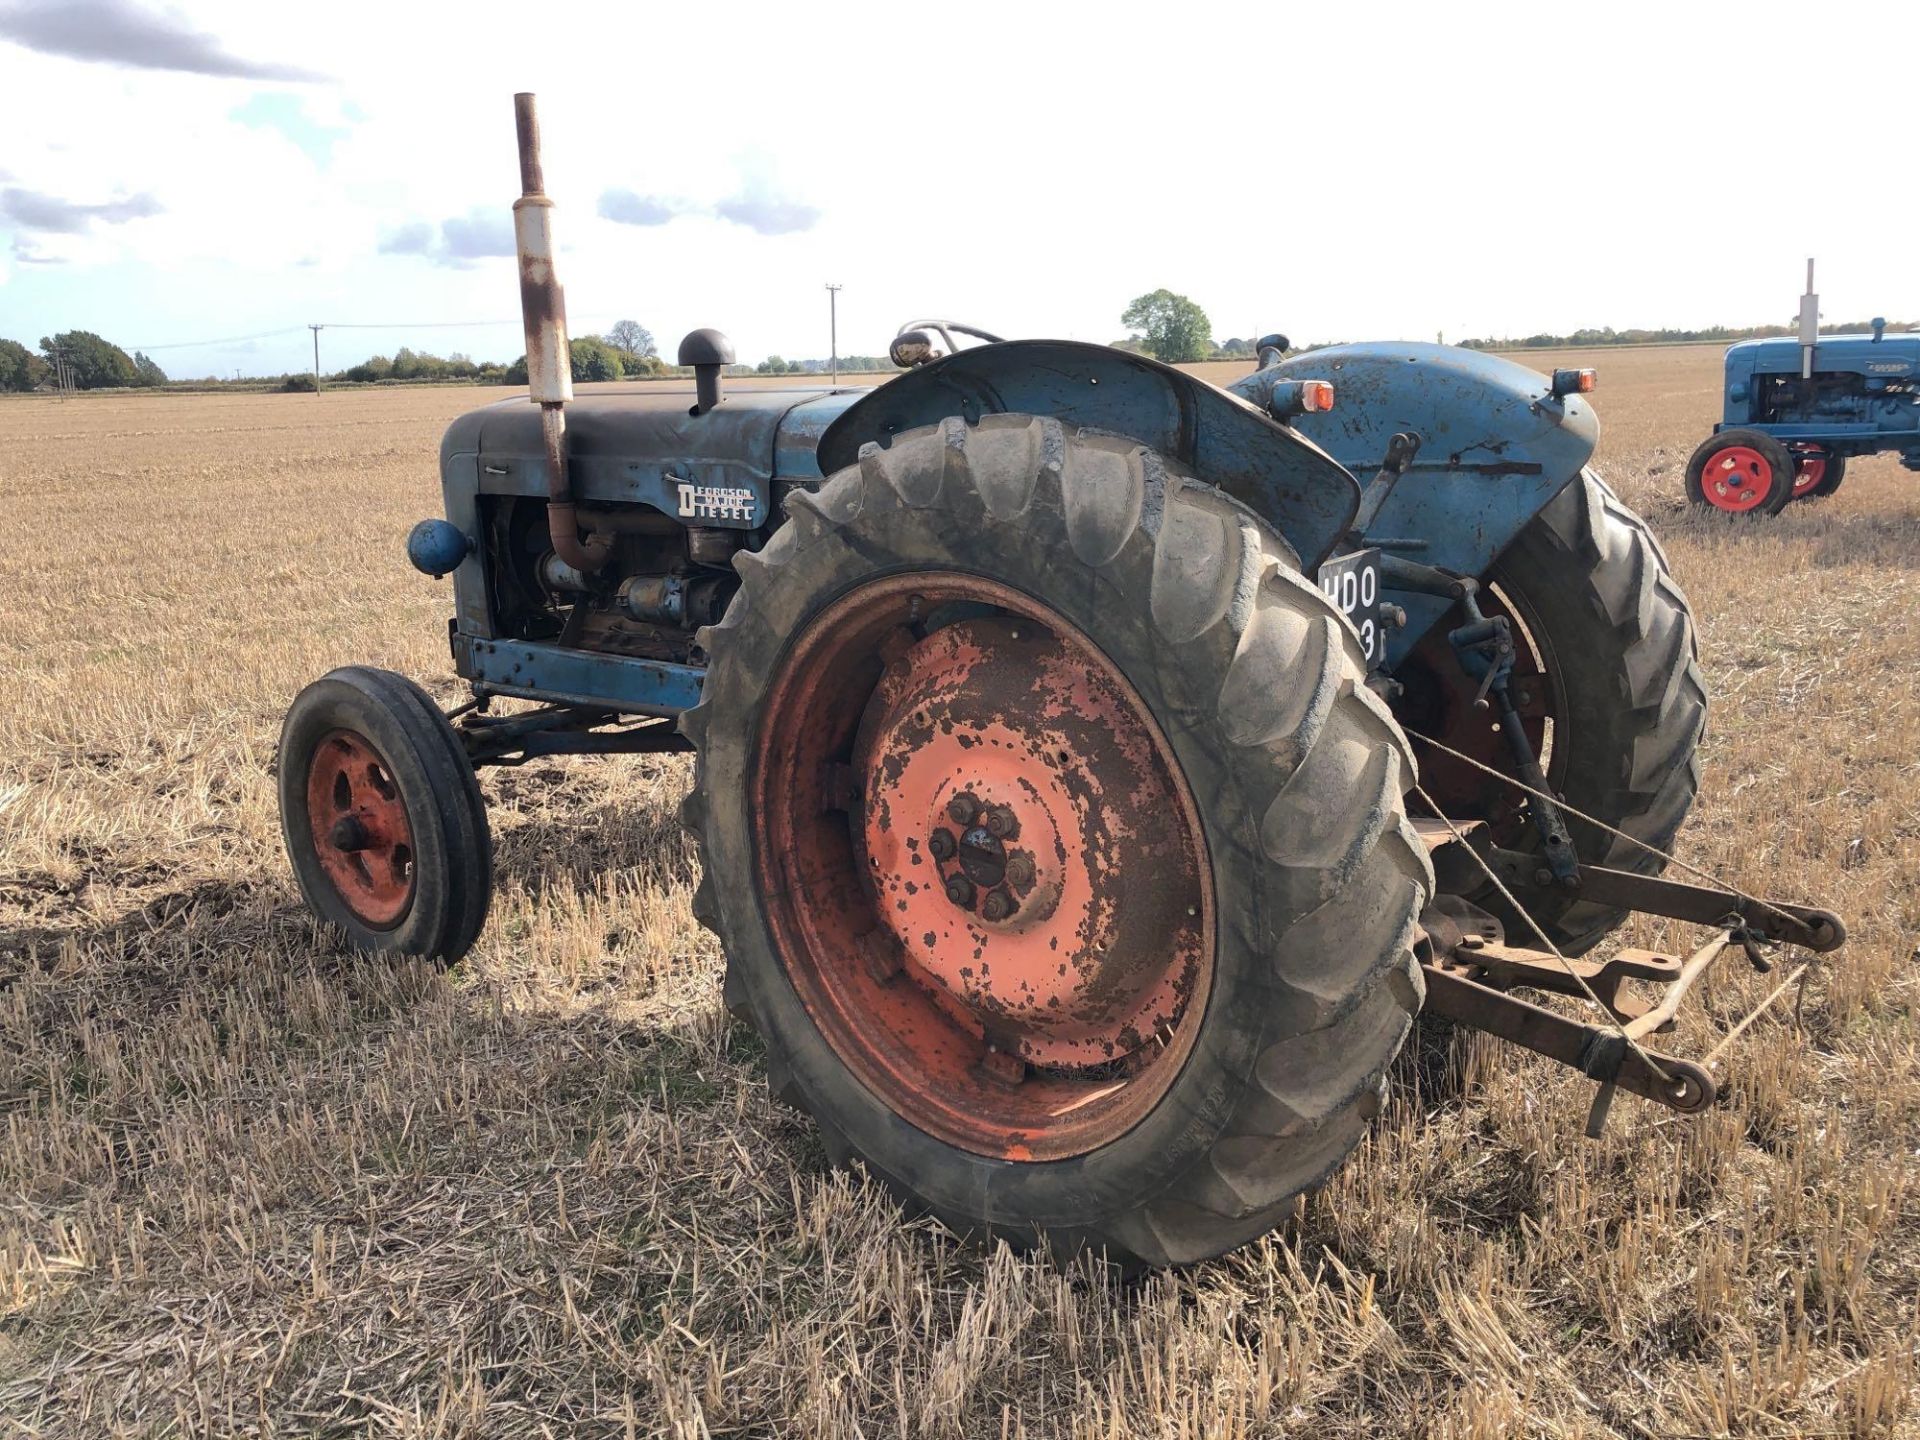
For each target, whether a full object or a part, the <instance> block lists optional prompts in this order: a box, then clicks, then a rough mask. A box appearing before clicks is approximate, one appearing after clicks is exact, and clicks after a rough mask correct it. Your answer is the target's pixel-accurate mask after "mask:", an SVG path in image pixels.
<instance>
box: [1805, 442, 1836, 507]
mask: <svg viewBox="0 0 1920 1440" xmlns="http://www.w3.org/2000/svg"><path fill="white" fill-rule="evenodd" d="M1846 473H1847V457H1846V456H1844V455H1836V454H1834V453H1833V452H1832V451H1831V450H1828V449H1827V448H1826V447H1825V446H1822V445H1795V446H1794V447H1793V498H1794V499H1796V500H1806V499H1814V500H1818V499H1820V498H1822V497H1823V496H1827V495H1831V494H1833V492H1834V491H1836V490H1838V489H1839V488H1840V482H1841V480H1842V479H1844V478H1845V477H1846Z"/></svg>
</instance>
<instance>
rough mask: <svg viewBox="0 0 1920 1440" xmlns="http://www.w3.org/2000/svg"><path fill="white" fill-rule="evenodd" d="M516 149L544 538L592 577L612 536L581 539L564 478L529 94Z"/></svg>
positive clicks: (541, 181)
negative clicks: (542, 468)
mask: <svg viewBox="0 0 1920 1440" xmlns="http://www.w3.org/2000/svg"><path fill="white" fill-rule="evenodd" d="M513 121H514V131H515V134H516V137H517V138H518V140H519V144H520V198H519V199H518V200H516V201H514V202H513V243H514V250H515V253H516V254H517V255H518V257H519V264H520V318H521V322H522V325H523V327H524V328H525V330H526V336H527V398H528V399H530V400H532V401H533V402H534V403H535V404H536V405H538V406H539V407H540V438H541V441H542V444H543V447H544V449H545V454H546V467H547V537H548V539H549V540H550V541H551V542H552V544H553V552H554V554H556V555H558V556H559V557H560V558H561V559H562V560H564V561H565V562H566V563H567V564H569V565H571V566H573V568H574V569H576V570H578V571H580V572H581V573H582V574H586V575H591V574H593V573H594V572H595V571H596V570H598V569H600V568H601V567H602V566H603V565H605V564H606V563H607V557H608V556H609V555H610V554H612V553H613V540H612V537H610V536H606V535H595V536H593V537H592V538H591V539H589V540H585V541H583V540H581V538H580V525H579V521H578V518H577V516H576V515H575V511H574V500H573V482H572V478H571V477H570V476H569V475H568V473H567V417H566V404H567V402H568V401H569V400H571V399H572V398H573V360H572V351H571V349H570V347H569V346H568V344H567V299H566V292H565V291H564V290H562V289H561V287H560V277H559V276H558V275H557V274H556V273H555V271H554V263H553V257H554V247H553V201H551V200H549V199H548V198H547V194H546V182H545V177H544V176H543V175H542V173H541V169H540V117H539V114H538V112H537V111H536V109H535V107H534V98H533V96H532V95H529V94H525V93H522V94H519V95H515V96H514V97H513Z"/></svg>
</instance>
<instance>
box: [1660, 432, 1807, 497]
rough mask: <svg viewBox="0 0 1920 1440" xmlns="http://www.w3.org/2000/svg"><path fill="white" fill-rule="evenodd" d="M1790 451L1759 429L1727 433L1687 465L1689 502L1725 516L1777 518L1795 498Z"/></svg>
mask: <svg viewBox="0 0 1920 1440" xmlns="http://www.w3.org/2000/svg"><path fill="white" fill-rule="evenodd" d="M1793 476H1794V462H1793V456H1792V455H1791V454H1789V453H1788V451H1787V447H1786V446H1784V445H1782V444H1781V443H1780V442H1779V441H1778V440H1776V439H1774V438H1773V436H1771V435H1768V434H1766V433H1765V432H1764V431H1760V430H1722V431H1721V432H1720V433H1719V434H1718V435H1713V436H1709V437H1708V438H1707V439H1706V440H1705V441H1703V442H1702V443H1701V445H1700V447H1699V448H1698V449H1696V450H1695V451H1694V452H1693V456H1692V458H1691V459H1689V460H1688V461H1687V498H1688V499H1689V500H1691V501H1693V503H1694V504H1696V505H1707V506H1711V507H1712V508H1713V509H1715V510H1718V511H1720V512H1721V513H1722V514H1726V515H1754V514H1759V515H1778V514H1779V513H1780V512H1781V511H1782V510H1784V509H1785V508H1786V506H1787V502H1788V501H1789V500H1791V499H1793V494H1794V479H1793Z"/></svg>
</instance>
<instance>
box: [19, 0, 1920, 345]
mask: <svg viewBox="0 0 1920 1440" xmlns="http://www.w3.org/2000/svg"><path fill="white" fill-rule="evenodd" d="M1917 51H1920V5H1913V4H1900V5H1897V6H1896V5H1888V6H1885V7H1871V8H1869V7H1842V6H1809V5H1807V4H1805V3H1800V4H1793V5H1780V6H1773V5H1769V4H1766V3H1750V4H1741V5H1737V6H1736V5H1728V6H1724V7H1721V6H1712V5H1705V4H1700V5H1691V4H1681V3H1675V0H1668V3H1665V4H1660V5H1644V6H1643V5H1638V4H1630V3H1609V4H1605V5H1587V6H1581V5H1551V6H1549V5H1541V4H1538V3H1533V4H1525V5H1520V4H1515V5H1480V6H1474V7H1472V8H1469V7H1466V6H1450V5H1436V4H1432V3H1430V0H1429V3H1425V4H1411V5H1392V4H1377V5H1376V4H1366V3H1339V4H1319V5H1304V4H1285V3H1268V4H1265V5H1248V4H1246V3H1244V0H1241V3H1235V4H1231V5H1227V4H1221V5H1212V4H1204V3H1197V0H1196V3H1187V4H1184V5H1179V6H1169V5H1158V6H1144V5H1139V4H1121V3H1107V4H1100V5H1064V4H1052V3H1047V0H1025V3H1022V4H1014V5H1003V4H997V3H991V0H969V3H966V4H948V5H925V4H912V5H907V4H877V5H867V4H861V3H852V0H848V3H836V4H834V5H831V6H828V5H807V4H804V3H801V0H780V3H776V4H770V5H758V4H753V3H747V0H729V3H726V4H716V5H702V4H681V5H671V6H668V5H654V4H633V3H626V4H619V5H611V4H609V5H569V4H562V3H553V0H549V3H546V4H543V5H539V6H527V5H524V4H523V5H519V6H508V5H497V4H491V3H485V0H469V3H464V4H460V5H457V6H454V5H428V4H394V3H391V0H388V3H384V4H363V3H359V0H331V3H328V4H325V5H320V6H291V5H263V4H259V3H257V0H244V3H225V0H199V3H184V4H178V5H163V4H156V3H148V0H53V3H49V0H0V116H3V117H4V119H0V337H4V338H11V339H18V340H21V341H23V342H24V343H26V344H27V345H28V346H29V347H32V346H34V345H35V344H36V343H37V341H38V340H39V338H40V337H41V336H43V335H46V334H49V333H52V332H53V331H55V330H66V329H87V330H96V331H98V332H100V333H102V334H104V335H106V336H107V337H108V338H109V339H111V340H113V341H115V342H116V343H118V344H120V345H122V346H123V347H125V348H126V349H128V350H133V349H136V348H139V349H145V350H147V351H148V353H150V354H151V355H152V356H153V357H154V358H155V359H156V360H158V361H159V362H160V363H161V365H162V366H164V367H165V368H166V369H167V370H168V371H169V372H170V373H172V374H175V375H190V376H198V375H206V374H230V373H233V372H235V371H238V372H240V373H244V374H275V373H280V372H283V371H287V370H294V369H301V368H304V367H305V366H307V365H308V364H310V363H311V357H312V338H313V337H312V335H311V333H310V332H309V331H308V330H307V329H306V328H305V327H306V326H307V325H309V324H311V323H323V324H326V325H328V326H329V327H330V328H329V329H328V330H326V331H324V332H322V336H321V344H322V363H323V365H324V366H325V368H327V369H330V370H331V369H339V368H341V367H343V366H345V365H348V364H351V363H354V362H355V361H358V360H360V359H363V358H365V357H366V356H367V355H369V354H373V353H391V352H392V350H393V349H394V348H396V347H397V346H399V345H403V344H405V345H411V346H413V347H414V348H415V349H426V350H433V351H436V352H438V353H442V354H444V353H447V352H449V351H460V352H463V353H467V354H470V355H472V356H474V357H475V358H477V359H500V360H506V359H511V358H512V357H513V356H515V355H517V354H518V353H519V352H520V350H521V348H522V345H521V340H520V334H519V326H518V318H517V305H518V296H517V290H516V285H515V280H514V272H513V261H512V258H511V254H512V244H511V230H510V210H511V205H512V202H513V200H514V198H515V196H516V195H517V193H518V180H517V169H516V161H515V151H514V132H513V108H512V96H513V94H514V92H515V91H516V90H533V91H536V92H538V94H539V96H540V106H541V112H542V125H543V130H544V140H545V160H546V179H547V190H548V193H549V194H550V195H552V196H553V198H554V200H555V202H556V204H557V206H558V209H557V211H556V214H555V218H554V225H555V233H556V238H557V240H558V243H559V246H560V256H559V269H560V275H561V279H562V280H563V281H564V282H565V284H566V287H567V302H568V310H569V313H570V315H571V317H572V320H573V329H574V331H575V333H576V334H580V333H588V332H591V331H598V330H604V329H605V328H606V327H607V326H609V325H611V324H612V323H613V322H614V321H615V320H617V319H621V318H632V319H636V320H638V321H640V322H641V323H642V324H643V325H646V326H647V327H648V328H649V329H650V330H651V331H652V332H653V334H654V335H655V336H656V337H657V338H658V340H659V342H660V346H661V349H662V351H663V353H666V354H667V355H668V357H669V358H671V353H672V350H673V347H674V345H675V343H676V342H677V340H678V337H679V336H680V335H682V334H684V333H685V332H686V331H688V330H691V329H694V328H696V327H698V326H702V325H712V326H716V327H718V328H720V329H722V330H724V331H726V332H727V333H728V334H729V335H730V336H731V337H732V339H733V341H734V345H735V347H736V350H737V352H738V354H739V356H740V358H741V359H743V360H749V361H751V360H758V359H759V358H761V357H763V356H765V355H768V354H780V355H784V356H787V357H789V358H796V357H814V356H825V355H826V353H827V350H828V300H827V293H826V290H825V286H826V284H827V283H828V282H833V283H837V284H840V285H841V286H843V287H844V288H843V289H842V290H841V292H840V294H839V302H838V303H839V335H840V350H841V353H843V354H848V353H854V354H882V353H884V352H885V349H886V343H887V340H888V339H889V337H890V336H891V335H892V334H893V333H894V331H895V330H896V329H897V328H898V327H899V325H900V324H902V323H903V322H905V321H908V320H912V319H919V318H923V317H929V316H939V317H944V318H950V319H956V320H960V321H963V322H969V323H972V324H976V325H979V326H982V327H984V328H986V329H989V330H992V331H996V332H998V333H1000V334H1003V335H1008V336H1014V335H1054V336H1066V337H1069V338H1077V339H1082V340H1098V341H1106V340H1112V339H1116V338H1118V337H1120V336H1121V335H1122V334H1124V329H1123V327H1122V326H1121V325H1120V322H1119V316H1120V313H1121V311H1122V310H1123V309H1124V308H1125V307H1126V305H1127V302H1128V301H1129V300H1131V299H1132V298H1133V297H1134V296H1136V295H1139V294H1141V293H1143V292H1146V291H1150V290H1154V289H1158V288H1160V287H1163V286H1164V287H1166V288H1169V289H1172V290H1174V291H1176V292H1179V293H1181V294H1185V295H1188V296H1191V297H1192V298H1193V299H1194V300H1196V301H1198V302H1199V303H1200V305H1201V306H1202V307H1203V308H1204V309H1205V310H1206V311H1207V313H1208V315H1209V316H1210V317H1211V319H1212V322H1213V328H1214V334H1215V336H1216V337H1217V338H1221V339H1224V338H1226V337H1228V336H1245V337H1251V336H1254V335H1257V334H1261V333H1264V332H1266V331H1271V330H1279V331H1283V332H1285V333H1287V334H1288V335H1291V336H1292V337H1294V339H1295V340H1297V341H1312V340H1335V339H1385V338H1408V337H1412V338H1422V339H1426V338H1432V337H1433V336H1434V335H1435V334H1436V333H1442V334H1444V335H1445V336H1446V337H1447V338H1449V339H1457V338H1462V337H1464V336H1468V335H1474V336H1480V335H1513V336H1518V335H1525V334H1529V333H1533V332H1537V331H1562V332H1564V331H1568V330H1572V329H1576V328H1579V327H1582V326H1588V325H1593V326H1604V325H1613V326H1617V327H1622V328H1624V327H1627V326H1635V325H1646V326H1669V325H1671V326H1688V327H1692V326H1700V325H1708V324H1715V323H1725V324H1753V323H1762V322H1773V321H1777V322H1787V321H1789V320H1791V319H1792V317H1793V314H1794V311H1795V308H1796V303H1797V302H1796V297H1797V296H1798V294H1799V292H1800V290H1801V288H1802V282H1803V279H1804V270H1805V263H1806V257H1808V256H1817V257H1818V259H1819V264H1820V285H1819V289H1820V291H1821V293H1822V296H1823V303H1822V310H1823V312H1824V314H1825V315H1826V316H1827V317H1828V318H1829V319H1833V320H1842V319H1854V318H1860V317H1865V316H1870V315H1875V314H1884V315H1889V316H1893V317H1896V318H1911V317H1914V316H1920V265H1915V264H1914V262H1913V258H1912V257H1913V252H1914V245H1913V237H1914V236H1915V235H1916V234H1920V186H1916V185H1914V184H1912V183H1910V182H1909V181H1906V180H1903V179H1901V178H1900V177H1901V174H1902V170H1901V167H1902V166H1903V165H1905V164H1906V163H1907V162H1906V161H1905V160H1903V159H1902V158H1901V155H1902V154H1903V152H1902V150H1901V145H1902V144H1903V141H1904V137H1905V136H1906V135H1907V133H1908V131H1909V130H1910V129H1911V125H1910V123H1909V121H1908V118H1907V117H1908V116H1909V114H1910V112H1911V110H1912V93H1911V91H1910V90H1909V89H1907V88H1904V87H1905V86H1906V85H1907V83H1908V82H1905V81H1903V80H1902V79H1901V78H1900V70H1899V67H1900V66H1901V65H1902V64H1905V63H1906V60H1905V59H1904V58H1902V57H1909V56H1911V55H1913V54H1914V53H1916V52H1917ZM348 326H355V327H363V328H346V327H348ZM441 326H445V327H448V328H430V327H441Z"/></svg>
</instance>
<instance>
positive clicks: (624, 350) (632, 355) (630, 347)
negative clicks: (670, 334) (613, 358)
mask: <svg viewBox="0 0 1920 1440" xmlns="http://www.w3.org/2000/svg"><path fill="white" fill-rule="evenodd" d="M607 343H608V344H609V345H611V346H613V348H614V349H616V350H618V351H619V352H620V353H621V354H622V355H623V356H625V357H626V358H627V359H629V360H644V359H645V358H646V357H647V356H649V355H658V354H659V353H660V349H659V347H658V346H656V345H655V344H654V343H653V332H652V331H651V330H649V329H647V327H646V326H644V325H642V324H641V323H640V322H639V321H638V320H621V321H618V322H617V323H616V324H615V325H614V327H613V328H612V329H611V330H609V331H607Z"/></svg>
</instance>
